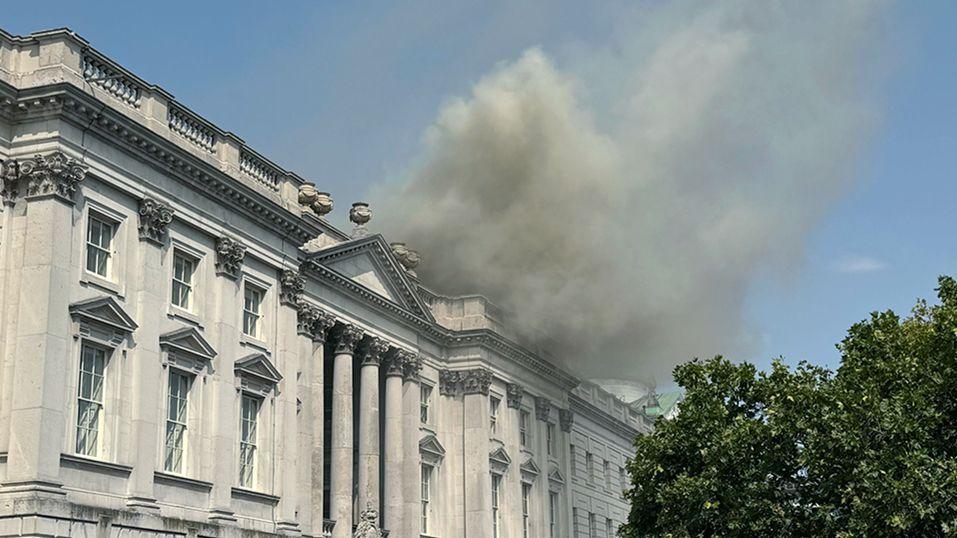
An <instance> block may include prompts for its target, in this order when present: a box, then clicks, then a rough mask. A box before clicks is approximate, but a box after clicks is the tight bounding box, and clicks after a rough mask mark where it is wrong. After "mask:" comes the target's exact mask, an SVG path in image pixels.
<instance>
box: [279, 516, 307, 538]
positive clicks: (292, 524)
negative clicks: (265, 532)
mask: <svg viewBox="0 0 957 538" xmlns="http://www.w3.org/2000/svg"><path fill="white" fill-rule="evenodd" d="M276 531H277V532H279V533H281V534H283V535H286V536H300V535H302V529H300V528H299V523H298V522H296V521H285V520H282V521H277V522H276Z"/></svg>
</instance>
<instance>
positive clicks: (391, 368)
mask: <svg viewBox="0 0 957 538" xmlns="http://www.w3.org/2000/svg"><path fill="white" fill-rule="evenodd" d="M413 358H415V354H414V353H412V352H411V351H406V350H404V349H400V348H397V347H393V348H390V349H389V352H388V353H387V354H386V356H385V376H386V377H394V376H395V377H403V376H405V363H406V361H408V360H411V359H413Z"/></svg>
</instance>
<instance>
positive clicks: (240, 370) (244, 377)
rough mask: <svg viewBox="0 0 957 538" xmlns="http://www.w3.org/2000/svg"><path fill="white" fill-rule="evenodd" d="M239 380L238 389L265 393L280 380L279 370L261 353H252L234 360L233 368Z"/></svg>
mask: <svg viewBox="0 0 957 538" xmlns="http://www.w3.org/2000/svg"><path fill="white" fill-rule="evenodd" d="M233 370H234V371H235V373H236V376H237V377H238V378H239V380H240V387H239V388H240V389H241V390H247V391H249V392H253V393H256V394H260V395H265V394H267V393H268V392H269V391H271V390H272V389H273V388H275V386H276V385H277V384H278V383H279V382H280V381H282V375H281V374H280V373H279V370H277V369H276V367H275V366H274V365H273V363H272V362H271V361H270V360H269V357H267V356H266V355H264V354H262V353H254V354H252V355H249V356H248V357H246V358H244V359H241V360H238V361H236V364H235V366H234V368H233Z"/></svg>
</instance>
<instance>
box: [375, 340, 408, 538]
mask: <svg viewBox="0 0 957 538" xmlns="http://www.w3.org/2000/svg"><path fill="white" fill-rule="evenodd" d="M412 358H413V355H412V354H411V353H409V352H407V351H405V350H402V349H393V350H392V352H391V353H390V354H389V355H388V357H386V362H385V432H383V436H384V439H383V443H382V447H383V449H382V450H383V457H384V458H385V464H384V466H383V467H384V468H385V476H384V477H383V495H384V499H383V500H382V501H383V502H382V504H383V514H382V528H383V529H385V530H388V531H391V532H392V533H395V534H393V535H394V536H397V535H398V534H399V533H400V532H401V531H402V461H403V458H402V456H403V441H402V375H403V373H404V369H405V362H406V361H408V360H410V359H412Z"/></svg>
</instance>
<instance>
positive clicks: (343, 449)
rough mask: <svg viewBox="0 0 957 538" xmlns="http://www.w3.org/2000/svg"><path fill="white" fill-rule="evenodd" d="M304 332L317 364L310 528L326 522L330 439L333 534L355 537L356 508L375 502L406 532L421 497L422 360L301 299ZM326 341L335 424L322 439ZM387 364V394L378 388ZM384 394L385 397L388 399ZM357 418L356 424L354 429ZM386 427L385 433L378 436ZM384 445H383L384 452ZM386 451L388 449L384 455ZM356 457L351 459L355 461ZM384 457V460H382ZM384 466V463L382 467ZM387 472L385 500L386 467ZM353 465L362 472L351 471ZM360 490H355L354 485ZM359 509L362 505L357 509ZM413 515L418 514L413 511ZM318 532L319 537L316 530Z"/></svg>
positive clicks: (389, 525)
mask: <svg viewBox="0 0 957 538" xmlns="http://www.w3.org/2000/svg"><path fill="white" fill-rule="evenodd" d="M298 310H299V334H300V336H301V337H302V345H303V346H309V348H310V349H309V350H308V353H307V352H305V351H306V350H305V349H304V350H303V354H302V356H311V358H312V360H311V365H310V367H309V368H308V369H307V370H306V371H307V372H309V373H310V375H311V379H312V382H311V384H310V387H311V390H310V399H311V413H312V421H311V424H312V426H311V427H312V432H313V442H312V446H311V447H310V452H311V454H310V455H309V457H308V458H304V459H306V460H307V461H308V462H309V466H310V467H311V469H310V476H311V487H310V488H309V489H310V491H311V495H312V499H311V504H310V512H311V518H310V519H311V522H312V528H313V529H315V530H316V531H318V529H319V528H320V525H321V522H323V519H324V518H323V516H324V513H323V512H324V510H323V497H322V496H323V486H324V483H323V482H324V478H325V477H324V476H323V468H324V467H323V463H324V455H325V451H324V443H325V442H328V446H329V452H328V453H329V458H330V461H329V463H330V465H329V469H330V476H329V479H328V482H329V518H330V519H331V520H333V521H335V526H334V527H333V531H332V536H333V538H348V537H350V536H352V527H353V524H354V523H356V521H355V518H354V516H355V515H356V512H359V513H361V512H362V511H364V510H366V509H367V508H373V509H375V510H377V511H380V513H381V514H382V518H381V519H380V521H381V526H382V528H383V529H386V530H389V531H390V533H391V535H392V536H404V535H405V534H406V533H408V532H410V531H409V529H414V528H415V527H412V525H413V524H415V525H417V524H418V520H417V519H413V520H412V521H409V522H405V523H406V526H407V527H408V529H407V528H405V527H403V523H404V519H405V518H406V517H408V516H406V515H405V514H407V513H408V509H407V507H409V506H413V507H417V506H418V503H419V491H418V485H419V484H418V473H419V451H418V431H419V429H418V407H419V373H420V371H421V368H422V361H421V359H419V358H418V357H417V356H416V355H415V354H414V353H412V352H410V351H407V350H404V349H401V348H398V347H396V346H391V345H390V344H389V343H387V342H386V341H384V340H383V339H381V338H379V337H376V336H372V335H368V334H365V333H364V331H363V330H362V329H360V328H359V327H357V326H355V325H353V324H351V323H348V322H344V321H341V320H336V319H335V318H334V317H333V316H331V315H329V314H328V313H326V312H324V311H323V310H321V309H319V308H317V307H315V306H312V305H310V304H308V303H306V302H303V301H300V302H299V304H298ZM326 344H328V345H330V346H332V378H331V379H329V380H328V382H329V383H331V384H332V385H331V389H332V405H331V408H330V409H329V410H328V411H329V412H330V413H331V416H330V418H331V428H330V435H329V439H328V440H325V439H323V432H324V428H323V426H324V420H325V412H326V409H325V401H324V393H323V391H324V383H325V382H326V381H327V380H324V379H323V375H324V374H323V371H324V368H323V360H324V358H325V346H326ZM356 358H358V360H359V387H358V406H357V407H358V417H355V416H354V415H355V413H354V407H353V399H354V398H355V396H356V394H354V389H353V364H354V359H356ZM383 369H384V375H385V394H384V395H381V394H380V390H379V387H380V383H379V379H380V374H382V371H381V370H383ZM383 396H384V397H383ZM380 403H381V405H382V406H383V407H384V409H383V410H382V412H383V413H384V415H385V417H384V418H385V420H384V426H385V427H384V429H382V430H380V427H379V426H380V422H382V421H380ZM356 419H358V428H356V427H355V426H356ZM380 433H381V434H382V438H381V439H380ZM383 447H384V450H383ZM383 452H384V453H383ZM354 458H355V459H356V461H353V459H354ZM383 460H384V461H383ZM383 464H384V465H383ZM381 468H384V471H385V475H384V476H383V477H382V479H383V481H384V482H383V483H382V487H381V491H382V492H383V497H384V498H382V499H380V497H379V492H380V482H379V480H380V469H381ZM354 469H355V473H356V476H353V472H354ZM354 488H355V489H354ZM356 508H357V509H358V510H356ZM411 515H412V516H413V517H414V515H415V513H414V512H413V513H412V514H411ZM314 535H319V533H318V532H314Z"/></svg>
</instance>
